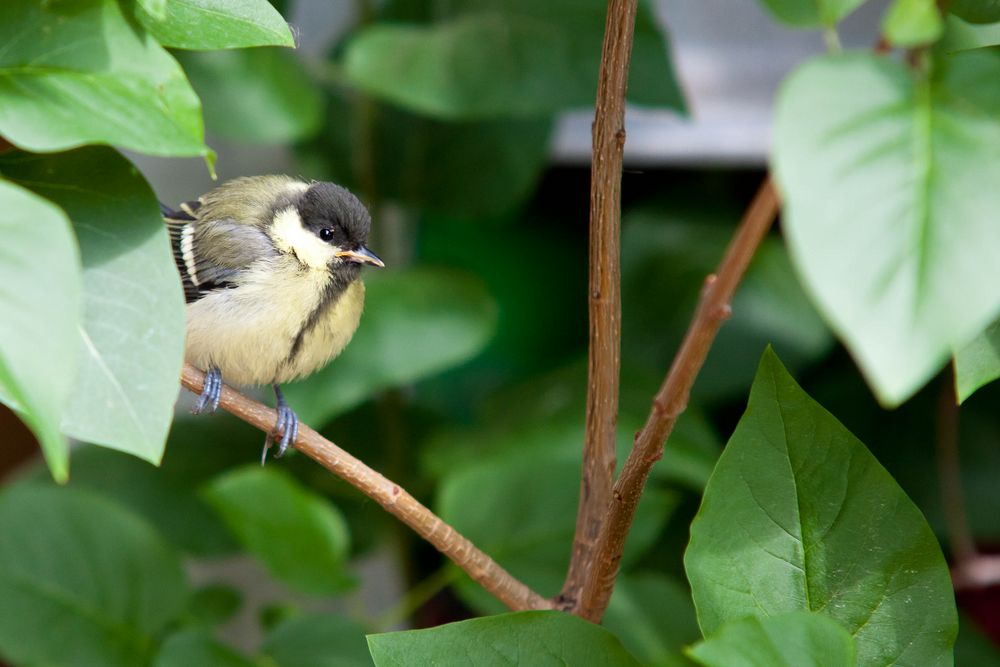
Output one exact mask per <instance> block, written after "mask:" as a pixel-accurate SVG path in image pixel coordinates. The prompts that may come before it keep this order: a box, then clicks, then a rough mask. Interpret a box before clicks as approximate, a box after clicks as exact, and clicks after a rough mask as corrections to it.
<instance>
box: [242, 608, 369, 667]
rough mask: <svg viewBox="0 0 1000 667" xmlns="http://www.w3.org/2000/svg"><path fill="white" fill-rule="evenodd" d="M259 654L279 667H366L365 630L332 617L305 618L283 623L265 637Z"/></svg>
mask: <svg viewBox="0 0 1000 667" xmlns="http://www.w3.org/2000/svg"><path fill="white" fill-rule="evenodd" d="M261 653H263V654H264V655H265V656H267V657H268V658H270V659H272V660H273V661H274V662H275V663H276V664H278V665H280V666H281V667H369V666H370V665H371V664H372V661H371V657H370V656H369V654H368V646H367V644H366V643H365V630H364V628H363V627H362V626H361V625H359V624H358V623H357V622H355V621H353V620H351V619H349V618H345V617H343V616H335V615H333V614H307V615H304V616H296V617H295V618H290V619H288V620H286V621H284V622H282V623H281V624H280V625H278V627H276V628H275V629H274V630H272V631H271V633H270V634H268V636H267V638H266V639H265V640H264V644H263V645H262V646H261Z"/></svg>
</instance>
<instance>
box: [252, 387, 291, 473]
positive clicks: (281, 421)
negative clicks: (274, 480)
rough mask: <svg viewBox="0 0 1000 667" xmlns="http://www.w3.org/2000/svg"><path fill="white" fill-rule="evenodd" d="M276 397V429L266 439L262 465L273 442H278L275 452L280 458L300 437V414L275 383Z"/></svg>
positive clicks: (261, 458) (275, 455)
mask: <svg viewBox="0 0 1000 667" xmlns="http://www.w3.org/2000/svg"><path fill="white" fill-rule="evenodd" d="M274 397H275V398H276V399H277V405H276V406H275V408H276V410H277V411H278V420H277V421H276V422H275V423H274V430H273V431H271V432H270V433H268V434H267V438H266V439H265V440H264V451H263V452H261V455H260V464H261V465H264V461H265V460H266V459H267V450H268V449H270V448H271V445H272V444H274V443H275V442H277V445H278V451H276V452H275V453H274V458H276V459H280V458H281V457H282V456H284V455H285V452H286V451H288V448H289V447H290V446H292V445H294V444H295V440H296V439H297V438H298V437H299V418H298V415H296V414H295V411H294V410H292V409H291V408H290V407H289V406H288V403H287V402H286V401H285V396H284V394H282V393H281V389H279V388H278V385H274Z"/></svg>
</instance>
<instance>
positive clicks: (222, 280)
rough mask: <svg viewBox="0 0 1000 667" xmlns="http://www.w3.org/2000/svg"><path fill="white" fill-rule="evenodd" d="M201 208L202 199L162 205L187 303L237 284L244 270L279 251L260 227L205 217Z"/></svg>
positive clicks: (161, 208)
mask: <svg viewBox="0 0 1000 667" xmlns="http://www.w3.org/2000/svg"><path fill="white" fill-rule="evenodd" d="M200 208H201V204H200V202H185V203H184V204H181V206H180V209H179V210H173V209H171V208H169V207H167V206H164V205H163V204H161V205H160V210H161V212H162V213H163V221H164V222H165V223H166V225H167V229H168V230H169V232H170V241H171V246H172V248H173V252H174V262H175V263H176V264H177V270H178V271H179V272H180V274H181V280H182V281H183V283H184V297H185V299H186V301H187V302H188V303H192V302H194V301H197V300H198V299H200V298H201V297H203V296H205V295H206V294H208V293H210V292H213V291H215V290H219V289H226V288H230V287H235V286H236V279H237V278H238V277H239V274H240V273H241V272H243V271H245V270H246V269H248V268H249V267H250V266H251V265H252V264H253V263H254V262H256V261H258V260H260V259H262V258H265V257H268V256H272V255H274V254H275V253H276V250H275V248H274V245H273V244H272V243H271V240H270V238H268V236H267V234H265V233H264V232H263V231H262V230H261V229H260V228H258V227H256V226H254V225H247V224H242V223H239V222H235V221H233V220H229V219H223V220H203V219H201V218H200V217H199V216H198V213H199V209H200Z"/></svg>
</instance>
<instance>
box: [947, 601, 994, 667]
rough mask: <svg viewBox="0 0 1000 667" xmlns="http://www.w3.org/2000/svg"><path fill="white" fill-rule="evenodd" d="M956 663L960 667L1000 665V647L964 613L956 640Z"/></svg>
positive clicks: (991, 666)
mask: <svg viewBox="0 0 1000 667" xmlns="http://www.w3.org/2000/svg"><path fill="white" fill-rule="evenodd" d="M955 664H956V665H958V666H959V667H994V666H995V665H1000V648H997V645H996V644H995V643H993V640H991V639H990V638H989V637H988V636H987V635H985V634H984V633H983V632H982V630H980V629H979V628H978V627H976V623H975V621H973V620H972V619H971V618H969V617H968V616H966V615H964V614H963V615H962V617H961V619H960V622H959V632H958V641H956V642H955Z"/></svg>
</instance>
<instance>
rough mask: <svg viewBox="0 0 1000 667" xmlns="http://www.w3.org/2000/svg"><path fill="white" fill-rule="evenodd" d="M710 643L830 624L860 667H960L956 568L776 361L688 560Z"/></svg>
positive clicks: (757, 387)
mask: <svg viewBox="0 0 1000 667" xmlns="http://www.w3.org/2000/svg"><path fill="white" fill-rule="evenodd" d="M684 564H685V567H686V569H687V573H688V579H689V580H690V582H691V588H692V592H693V594H694V601H695V606H696V608H697V609H698V622H699V624H700V625H701V629H702V631H703V632H704V633H705V634H706V635H709V636H710V635H712V634H713V633H715V632H716V631H718V630H719V628H720V627H721V626H723V625H725V624H726V623H728V622H730V621H734V620H738V619H740V618H743V617H745V616H756V617H758V618H764V617H768V616H775V615H778V614H782V613H784V612H789V611H795V610H804V611H818V612H822V613H824V614H826V615H828V616H830V617H831V618H833V619H835V620H836V621H838V622H839V623H840V624H841V625H843V626H844V627H845V628H847V630H848V631H849V632H850V633H851V634H852V636H853V637H854V639H855V641H856V644H857V651H858V664H859V665H869V664H920V665H925V666H927V667H932V666H934V665H950V664H951V650H952V645H953V644H954V641H955V634H956V633H957V631H958V624H957V619H956V614H955V600H954V596H953V592H952V588H951V578H950V576H949V573H948V566H947V564H946V563H945V561H944V558H943V556H942V554H941V548H940V546H939V545H938V542H937V540H936V539H935V537H934V534H933V533H932V532H931V530H930V527H929V526H928V525H927V522H926V521H925V520H924V518H923V516H922V515H921V514H920V511H919V510H918V509H917V508H916V507H915V506H914V505H913V503H912V502H911V501H910V500H909V499H908V498H907V497H906V495H905V494H904V493H903V491H902V489H900V488H899V486H898V485H897V484H896V482H895V481H894V480H893V479H892V478H891V477H890V476H889V474H888V473H887V472H886V471H885V469H884V468H882V466H881V465H879V463H878V461H876V460H875V458H874V457H873V456H872V455H871V453H870V452H869V451H868V450H867V449H865V447H864V445H863V444H862V443H861V442H860V441H859V440H858V439H857V438H855V437H854V436H853V435H851V434H850V433H849V432H848V431H847V430H846V429H845V428H844V427H843V426H842V425H841V424H840V423H839V422H838V421H837V420H836V419H835V418H834V417H833V416H832V415H831V414H830V413H828V412H827V411H826V410H824V409H823V408H822V407H821V406H820V405H819V404H817V403H816V402H815V401H813V400H812V399H811V398H809V396H807V395H806V394H805V393H804V392H803V391H802V390H801V389H800V388H799V386H798V385H797V384H795V381H794V380H793V379H792V378H791V376H789V375H788V372H787V371H786V370H785V369H784V367H783V366H782V365H781V362H780V361H778V358H777V357H776V356H775V355H774V353H773V352H771V351H770V350H768V351H767V352H766V353H765V354H764V358H763V359H762V361H761V365H760V370H759V371H758V374H757V379H756V380H755V381H754V385H753V389H752V390H751V393H750V402H749V406H748V407H747V411H746V413H745V414H744V415H743V418H742V419H741V420H740V423H739V425H738V426H737V428H736V431H735V432H734V433H733V437H732V439H731V440H730V441H729V444H728V445H727V446H726V448H725V450H723V453H722V457H721V458H720V459H719V463H718V465H717V466H716V469H715V472H714V473H713V475H712V478H711V479H710V480H709V483H708V487H707V488H706V490H705V495H704V498H703V501H702V505H701V509H700V510H699V512H698V517H697V518H696V519H695V521H694V523H693V524H692V525H691V542H690V545H689V546H688V549H687V553H686V554H685V557H684Z"/></svg>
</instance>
